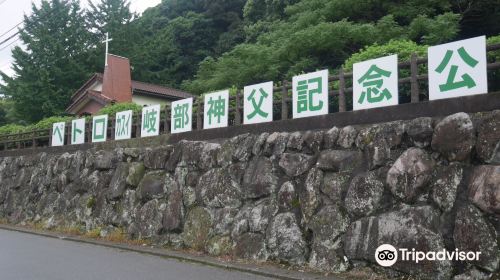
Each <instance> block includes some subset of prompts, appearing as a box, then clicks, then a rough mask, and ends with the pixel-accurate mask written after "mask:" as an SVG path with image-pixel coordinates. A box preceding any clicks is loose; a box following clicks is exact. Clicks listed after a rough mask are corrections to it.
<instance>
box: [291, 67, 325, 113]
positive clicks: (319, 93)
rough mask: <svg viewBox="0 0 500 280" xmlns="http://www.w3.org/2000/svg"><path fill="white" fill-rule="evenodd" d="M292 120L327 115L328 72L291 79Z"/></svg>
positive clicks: (323, 71)
mask: <svg viewBox="0 0 500 280" xmlns="http://www.w3.org/2000/svg"><path fill="white" fill-rule="evenodd" d="M292 84H293V93H292V95H293V96H292V102H293V105H292V107H293V118H294V119H297V118H304V117H312V116H318V115H326V114H328V70H322V71H318V72H314V73H309V74H304V75H300V76H295V77H293V80H292Z"/></svg>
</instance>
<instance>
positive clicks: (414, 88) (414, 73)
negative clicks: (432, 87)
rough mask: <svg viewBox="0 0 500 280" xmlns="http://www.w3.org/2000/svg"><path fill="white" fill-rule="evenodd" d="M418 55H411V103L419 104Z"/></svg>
mask: <svg viewBox="0 0 500 280" xmlns="http://www.w3.org/2000/svg"><path fill="white" fill-rule="evenodd" d="M417 59H418V58H417V54H416V53H412V54H411V61H410V71H411V77H410V79H411V103H417V102H419V88H418V64H417Z"/></svg>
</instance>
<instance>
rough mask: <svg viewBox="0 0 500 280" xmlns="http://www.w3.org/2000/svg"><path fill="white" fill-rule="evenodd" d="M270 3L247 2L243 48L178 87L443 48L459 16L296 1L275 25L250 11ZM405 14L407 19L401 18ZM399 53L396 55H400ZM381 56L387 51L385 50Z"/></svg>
mask: <svg viewBox="0 0 500 280" xmlns="http://www.w3.org/2000/svg"><path fill="white" fill-rule="evenodd" d="M269 2H270V1H264V0H254V1H247V6H246V7H245V16H246V19H247V20H248V22H249V23H248V25H247V27H246V28H245V31H246V34H247V42H246V43H243V44H240V45H237V46H235V47H234V48H233V49H232V50H231V51H229V52H227V53H225V54H223V55H222V56H220V57H218V58H217V57H208V58H206V59H205V60H203V61H202V62H201V63H200V66H199V69H198V73H197V75H196V77H195V79H193V80H191V81H185V82H184V83H183V87H184V88H186V89H187V90H189V91H192V92H194V93H201V92H206V91H210V90H216V89H220V88H226V87H229V86H232V85H236V86H238V87H242V86H244V85H245V84H250V83H255V82H262V81H265V80H275V81H279V80H282V79H290V78H291V77H292V76H293V75H296V74H299V73H302V72H309V71H315V70H318V69H325V68H328V69H337V68H338V67H340V66H341V64H342V63H343V62H344V61H345V60H346V59H347V58H349V57H350V56H351V54H352V53H354V52H357V51H359V50H360V49H362V48H363V47H365V46H370V45H373V44H378V45H384V44H386V43H388V42H390V41H391V40H398V41H402V40H404V41H409V40H413V41H417V42H420V43H439V42H445V41H449V40H451V39H453V38H455V37H456V36H457V34H458V30H459V19H460V15H458V14H454V13H452V12H449V11H447V9H450V5H449V4H444V3H443V1H438V0H436V1H431V2H430V3H427V4H418V3H417V2H416V1H409V3H407V4H400V1H368V0H366V1H356V2H355V3H353V2H352V1H347V0H333V1H332V0H301V1H295V3H294V4H291V5H287V6H286V7H285V8H284V9H283V10H284V16H278V17H274V18H278V19H277V20H272V18H273V17H270V16H268V15H266V13H263V11H260V13H259V10H258V9H257V8H255V6H265V5H267V4H268V3H269ZM418 7H422V8H423V9H421V11H422V14H420V15H418V14H417V15H415V14H414V13H415V12H416V11H417V10H418V9H417V8H418ZM405 9H408V12H409V14H404V13H403V12H404V11H405ZM390 11H396V14H395V15H393V14H390ZM442 12H444V13H442ZM440 13H442V14H440ZM413 16H416V18H415V19H413ZM368 34H369V35H368ZM407 45H409V43H407ZM414 45H416V44H414ZM404 47H405V46H404V45H403V46H401V49H400V50H399V51H400V52H402V54H404V50H403V48H404ZM412 47H413V45H412ZM386 51H391V46H390V45H389V46H388V48H387V50H386Z"/></svg>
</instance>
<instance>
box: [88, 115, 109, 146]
mask: <svg viewBox="0 0 500 280" xmlns="http://www.w3.org/2000/svg"><path fill="white" fill-rule="evenodd" d="M107 132H108V115H102V116H96V117H94V118H93V119H92V143H99V142H105V141H106V138H107Z"/></svg>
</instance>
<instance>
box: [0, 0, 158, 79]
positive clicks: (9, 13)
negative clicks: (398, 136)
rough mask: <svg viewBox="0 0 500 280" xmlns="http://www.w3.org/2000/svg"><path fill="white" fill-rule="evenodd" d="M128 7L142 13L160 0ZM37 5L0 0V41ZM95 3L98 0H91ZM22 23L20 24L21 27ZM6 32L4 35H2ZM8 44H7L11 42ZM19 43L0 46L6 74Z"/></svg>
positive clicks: (83, 1) (9, 72)
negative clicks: (13, 52)
mask: <svg viewBox="0 0 500 280" xmlns="http://www.w3.org/2000/svg"><path fill="white" fill-rule="evenodd" d="M129 1H130V3H131V4H130V9H131V10H132V11H134V12H136V13H142V12H143V11H144V10H146V9H147V8H149V7H153V6H156V5H158V4H159V3H160V2H161V0H129ZM32 2H33V3H35V5H39V4H40V2H41V0H0V42H2V41H4V40H5V39H7V38H9V37H10V35H12V34H15V33H16V32H17V28H15V29H13V30H11V31H9V32H7V31H8V30H9V29H11V28H13V27H14V26H16V25H17V24H18V23H20V22H22V20H23V16H24V14H27V15H29V14H31V3H32ZM92 2H93V3H97V2H98V0H92ZM80 3H81V5H82V7H87V6H88V0H80ZM21 26H22V25H20V27H21ZM4 33H6V34H5V35H3V34H4ZM11 43H12V45H10V46H8V45H9V44H11ZM17 45H20V42H19V41H16V42H15V38H14V39H11V40H9V42H8V43H6V44H2V45H1V46H0V71H2V72H4V73H6V74H7V75H12V74H13V72H12V70H11V69H10V68H11V67H10V66H11V64H12V56H11V49H13V48H14V47H15V46H17Z"/></svg>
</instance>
